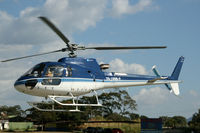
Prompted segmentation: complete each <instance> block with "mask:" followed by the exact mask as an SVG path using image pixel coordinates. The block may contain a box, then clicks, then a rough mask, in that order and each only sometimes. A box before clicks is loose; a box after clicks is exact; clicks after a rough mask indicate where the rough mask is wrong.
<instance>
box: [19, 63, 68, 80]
mask: <svg viewBox="0 0 200 133" xmlns="http://www.w3.org/2000/svg"><path fill="white" fill-rule="evenodd" d="M70 76H72V69H71V67H70V66H67V67H65V66H64V65H62V64H60V63H50V62H48V63H40V64H37V65H36V66H34V67H33V68H31V69H30V70H29V71H27V72H26V73H25V74H24V75H23V77H36V78H39V77H70Z"/></svg>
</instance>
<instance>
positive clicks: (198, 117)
mask: <svg viewBox="0 0 200 133" xmlns="http://www.w3.org/2000/svg"><path fill="white" fill-rule="evenodd" d="M189 126H190V127H191V128H192V129H193V130H194V131H195V132H198V133H199V132H200V109H199V110H198V113H195V114H193V116H192V121H190V122H189Z"/></svg>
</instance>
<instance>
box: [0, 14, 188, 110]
mask: <svg viewBox="0 0 200 133" xmlns="http://www.w3.org/2000/svg"><path fill="white" fill-rule="evenodd" d="M39 19H41V20H42V21H43V22H44V23H45V24H47V25H48V26H49V27H50V28H51V29H52V30H53V31H54V32H55V33H56V34H57V35H58V36H59V37H60V38H61V39H62V40H63V41H64V42H65V43H66V47H65V48H62V49H60V50H55V51H51V52H46V53H41V54H35V55H30V56H24V57H19V58H13V59H8V60H3V61H1V62H8V61H13V60H18V59H24V58H28V57H33V56H39V55H44V54H50V53H56V52H66V51H67V52H69V57H64V58H61V59H59V60H58V61H57V62H42V63H39V64H37V65H36V66H34V67H33V68H31V69H30V70H29V71H27V72H26V73H25V74H24V75H22V76H21V77H20V78H19V79H18V80H17V81H16V82H15V84H14V87H15V88H16V89H17V90H18V91H19V92H22V93H25V94H28V95H33V96H40V97H45V98H49V99H50V100H52V101H53V102H56V103H58V104H60V105H62V106H75V107H76V109H73V110H61V109H55V108H54V106H52V108H51V109H42V108H39V107H38V106H37V105H38V103H37V102H28V103H29V105H31V106H33V107H34V108H36V109H38V110H41V111H80V110H79V109H78V107H79V106H102V105H101V104H100V103H99V100H98V95H97V93H96V91H97V90H104V89H108V88H120V87H130V86H145V85H160V84H164V85H165V86H166V87H167V89H168V90H169V91H170V92H173V93H174V94H175V95H179V93H180V92H179V85H178V83H180V82H181V81H179V80H178V78H179V74H180V71H181V68H182V65H183V62H184V57H180V58H179V60H178V63H177V64H176V66H175V68H174V71H173V72H172V74H171V75H170V76H161V75H160V74H159V73H158V71H157V70H156V67H155V66H153V68H152V70H153V72H154V74H155V76H149V75H137V74H127V73H120V72H105V71H104V70H105V69H108V68H109V64H101V65H99V64H98V63H97V61H96V59H94V58H81V57H76V54H75V52H76V51H77V50H87V49H95V50H121V49H123V50H125V49H160V48H166V46H139V47H137V46H136V47H85V46H79V45H78V44H71V43H69V42H70V41H69V40H68V38H67V37H66V36H64V35H63V34H62V32H61V31H60V30H59V29H58V28H57V27H56V26H55V25H54V24H53V23H52V22H51V21H50V20H48V19H47V18H46V17H39ZM92 92H94V94H95V95H96V100H97V103H95V104H81V103H78V97H79V96H82V95H85V94H88V93H92ZM62 98H70V99H72V103H63V102H60V100H58V99H62Z"/></svg>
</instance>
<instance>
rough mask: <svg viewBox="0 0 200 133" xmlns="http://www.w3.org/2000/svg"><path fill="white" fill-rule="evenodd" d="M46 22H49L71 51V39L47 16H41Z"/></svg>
mask: <svg viewBox="0 0 200 133" xmlns="http://www.w3.org/2000/svg"><path fill="white" fill-rule="evenodd" d="M39 19H41V20H42V21H43V22H44V23H45V24H47V25H48V26H49V27H50V28H51V29H52V30H53V31H54V32H55V33H56V34H57V35H58V36H59V37H60V38H61V39H62V40H63V41H64V42H65V43H66V44H67V47H68V48H69V50H70V51H72V47H71V45H70V44H69V39H68V38H67V37H66V36H65V35H64V34H63V33H62V32H61V31H60V30H59V29H58V28H57V27H56V26H55V25H54V24H53V23H52V22H51V21H50V20H49V19H47V18H46V17H42V16H41V17H39Z"/></svg>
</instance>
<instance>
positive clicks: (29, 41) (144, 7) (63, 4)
mask: <svg viewBox="0 0 200 133" xmlns="http://www.w3.org/2000/svg"><path fill="white" fill-rule="evenodd" d="M199 7H200V1H199V0H165V1H164V0H163V1H161V0H59V1H58V0H37V1H36V0H29V1H27V0H0V60H5V59H8V58H14V57H20V56H26V55H31V54H37V53H40V52H48V51H51V50H57V49H61V48H63V47H65V43H64V42H62V40H61V39H60V38H59V37H58V36H57V35H56V34H55V33H53V32H52V31H51V29H49V28H48V27H47V26H46V25H45V24H44V23H43V22H41V21H40V20H39V19H38V18H37V17H39V16H46V17H48V18H49V19H50V20H51V21H52V22H53V23H54V24H55V25H56V26H57V27H58V28H59V29H60V30H61V31H62V32H63V33H64V34H65V35H66V36H67V37H68V38H69V40H70V42H71V43H78V44H80V45H86V46H151V45H153V46H154V45H155V46H158V45H161V46H167V49H160V50H128V51H94V50H89V51H81V52H78V56H80V57H86V58H90V57H92V58H96V59H97V61H98V62H99V63H100V62H104V63H109V64H110V66H111V68H110V71H117V72H127V73H137V74H149V75H153V73H152V72H151V68H152V66H153V65H157V69H158V70H159V72H160V73H161V74H162V75H171V73H172V71H173V69H174V66H175V64H176V62H177V60H178V58H179V57H180V56H184V57H185V62H184V65H183V68H182V72H181V75H180V80H182V81H183V82H182V83H181V84H180V93H181V94H180V96H178V97H177V96H175V95H173V94H171V93H170V92H169V91H168V90H167V89H166V88H165V87H164V86H162V85H160V86H142V87H131V88H122V89H126V90H127V91H128V92H129V94H130V96H131V97H132V98H133V99H135V100H136V103H137V104H138V106H137V111H134V113H138V114H140V115H146V116H149V117H159V116H170V117H171V116H175V115H181V116H184V117H186V118H189V117H191V116H192V115H193V114H194V113H195V112H197V110H198V109H199V108H200V88H199V84H198V82H199V77H198V75H199V74H200V73H199V71H198V68H200V62H199V61H198V57H200V53H199V49H200V45H199V44H200V36H199V35H200V8H199ZM64 56H67V53H59V54H50V55H44V56H39V57H35V58H29V59H24V60H18V61H12V62H7V63H2V62H1V63H0V73H1V74H0V105H9V106H12V105H21V107H22V108H23V109H27V108H30V106H28V104H27V103H26V102H27V101H38V100H41V98H38V97H34V96H29V95H26V94H23V93H19V92H17V91H16V90H15V89H14V86H13V84H14V82H15V80H16V79H17V78H19V77H20V76H21V75H22V74H23V73H25V72H26V71H27V70H28V69H30V68H31V67H33V66H34V65H35V64H38V63H40V62H44V61H57V60H58V59H59V58H62V57H64ZM106 91H108V90H106ZM42 100H43V99H42Z"/></svg>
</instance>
